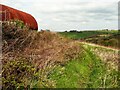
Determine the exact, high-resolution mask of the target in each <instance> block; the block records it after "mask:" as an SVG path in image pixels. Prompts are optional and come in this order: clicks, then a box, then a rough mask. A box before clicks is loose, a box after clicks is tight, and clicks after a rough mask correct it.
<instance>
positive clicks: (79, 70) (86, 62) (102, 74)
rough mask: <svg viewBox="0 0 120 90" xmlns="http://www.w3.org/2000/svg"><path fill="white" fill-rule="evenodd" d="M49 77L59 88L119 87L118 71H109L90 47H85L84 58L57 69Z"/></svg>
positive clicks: (71, 61)
mask: <svg viewBox="0 0 120 90" xmlns="http://www.w3.org/2000/svg"><path fill="white" fill-rule="evenodd" d="M49 77H50V79H51V80H53V81H54V82H55V87H57V88H111V87H117V71H115V70H108V69H107V65H106V64H105V63H103V62H102V61H101V59H100V58H99V57H97V56H96V55H95V54H94V53H93V52H92V51H91V50H90V48H89V47H84V52H83V53H82V56H81V55H80V57H77V58H76V59H74V60H70V61H69V62H68V63H67V64H65V65H64V66H61V65H60V66H58V67H56V68H55V70H53V72H52V73H51V75H50V76H49Z"/></svg>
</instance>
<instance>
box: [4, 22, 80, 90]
mask: <svg viewBox="0 0 120 90" xmlns="http://www.w3.org/2000/svg"><path fill="white" fill-rule="evenodd" d="M2 36H3V38H2V39H3V40H2V45H3V48H2V51H3V56H2V57H3V60H2V62H3V69H2V72H3V74H2V78H3V88H5V89H11V88H17V87H18V88H19V87H20V86H23V87H27V86H28V85H29V86H30V87H31V88H33V87H54V82H52V81H50V80H49V79H47V78H48V77H47V75H48V74H50V72H51V71H52V69H53V68H54V67H55V66H56V65H57V64H60V65H64V64H65V63H66V62H67V61H69V60H70V59H71V58H75V57H77V55H78V54H79V53H80V51H82V49H81V48H80V46H79V44H77V43H76V42H74V41H71V40H69V39H66V38H63V37H61V36H60V35H58V34H57V33H54V32H49V31H39V32H38V31H35V30H30V29H29V27H27V26H25V25H24V24H23V22H21V21H18V20H17V21H14V22H13V21H11V22H3V23H2ZM32 69H35V71H31V70H32ZM36 73H37V74H38V75H37V79H35V77H36V76H35V74H36Z"/></svg>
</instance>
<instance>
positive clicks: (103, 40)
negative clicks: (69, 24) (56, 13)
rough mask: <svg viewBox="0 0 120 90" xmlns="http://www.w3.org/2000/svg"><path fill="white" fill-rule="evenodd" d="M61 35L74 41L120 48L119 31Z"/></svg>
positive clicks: (65, 33) (66, 33)
mask: <svg viewBox="0 0 120 90" xmlns="http://www.w3.org/2000/svg"><path fill="white" fill-rule="evenodd" d="M60 35H62V36H64V37H67V38H70V39H73V40H82V41H85V42H89V43H95V44H98V45H103V46H107V47H113V48H117V49H118V48H119V45H118V44H119V42H118V39H119V38H120V32H119V31H117V30H108V31H105V30H98V31H79V32H60Z"/></svg>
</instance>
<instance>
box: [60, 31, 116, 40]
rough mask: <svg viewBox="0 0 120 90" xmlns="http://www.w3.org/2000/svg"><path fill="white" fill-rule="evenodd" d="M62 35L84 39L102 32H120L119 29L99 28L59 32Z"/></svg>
mask: <svg viewBox="0 0 120 90" xmlns="http://www.w3.org/2000/svg"><path fill="white" fill-rule="evenodd" d="M59 33H60V34H61V35H63V36H65V37H67V38H71V39H84V38H88V37H90V36H96V35H101V34H118V31H117V30H109V31H105V30H98V31H78V32H59Z"/></svg>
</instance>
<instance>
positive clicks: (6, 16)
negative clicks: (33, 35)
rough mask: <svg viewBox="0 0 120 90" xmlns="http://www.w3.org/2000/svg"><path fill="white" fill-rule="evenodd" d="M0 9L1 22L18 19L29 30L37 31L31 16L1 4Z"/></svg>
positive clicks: (36, 25)
mask: <svg viewBox="0 0 120 90" xmlns="http://www.w3.org/2000/svg"><path fill="white" fill-rule="evenodd" d="M0 7H2V8H1V9H0V14H2V15H1V17H2V18H1V17H0V19H1V20H2V21H9V20H11V19H12V20H13V19H18V20H21V21H23V22H24V23H25V24H27V25H28V26H29V27H30V28H31V29H34V30H38V24H37V21H36V20H35V18H34V17H33V16H32V15H30V14H28V13H25V12H23V11H20V10H17V9H14V8H11V7H8V6H5V5H2V4H0Z"/></svg>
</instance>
